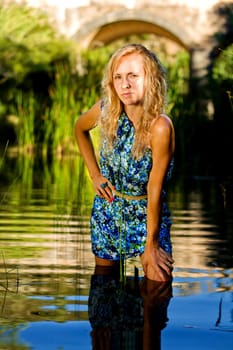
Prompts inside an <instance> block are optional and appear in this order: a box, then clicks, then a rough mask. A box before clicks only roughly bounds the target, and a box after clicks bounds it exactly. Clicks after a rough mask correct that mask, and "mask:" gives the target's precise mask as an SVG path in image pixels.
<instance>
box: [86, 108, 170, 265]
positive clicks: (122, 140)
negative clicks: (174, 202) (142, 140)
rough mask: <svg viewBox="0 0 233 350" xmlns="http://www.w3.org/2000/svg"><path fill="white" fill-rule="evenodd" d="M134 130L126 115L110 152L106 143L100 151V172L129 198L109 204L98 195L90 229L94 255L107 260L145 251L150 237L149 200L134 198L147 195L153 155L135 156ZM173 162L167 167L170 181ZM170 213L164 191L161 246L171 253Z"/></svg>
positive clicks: (117, 197)
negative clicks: (148, 225) (136, 157)
mask: <svg viewBox="0 0 233 350" xmlns="http://www.w3.org/2000/svg"><path fill="white" fill-rule="evenodd" d="M134 138H135V129H134V126H133V124H132V122H131V121H130V119H129V118H128V116H127V115H126V113H125V112H123V113H122V114H121V116H120V118H119V121H118V128H117V138H116V141H115V143H114V147H113V148H112V149H111V150H109V149H107V147H106V146H105V142H104V141H103V143H102V146H101V150H100V170H101V174H102V175H103V176H104V177H106V178H107V179H108V180H109V182H110V183H111V184H112V186H113V187H114V188H115V189H116V191H117V192H119V193H121V194H126V195H128V196H130V199H127V198H122V197H121V196H120V195H119V196H118V195H116V194H114V200H113V201H112V202H111V203H109V202H108V201H107V200H106V199H104V198H101V197H100V196H98V195H96V196H95V198H94V202H93V207H92V213H91V219H90V228H91V243H92V251H93V254H94V255H95V256H97V257H99V258H102V259H107V260H122V259H127V258H130V257H134V256H137V255H140V254H142V253H143V252H144V249H145V243H146V236H147V198H143V199H132V197H133V196H141V195H145V194H146V193H147V183H148V179H149V174H150V170H151V167H152V152H151V150H150V149H149V148H147V149H146V150H145V152H144V154H143V156H142V157H140V158H139V159H135V158H133V157H132V152H131V150H132V147H133V143H134ZM172 168H173V160H172V161H171V164H170V166H169V168H168V172H167V180H168V179H170V177H171V173H172ZM170 227H171V219H170V211H169V209H168V206H167V203H166V192H165V189H163V191H162V214H161V223H160V231H159V245H160V247H161V248H163V249H164V250H165V251H166V252H168V253H170V254H171V253H172V245H171V239H170Z"/></svg>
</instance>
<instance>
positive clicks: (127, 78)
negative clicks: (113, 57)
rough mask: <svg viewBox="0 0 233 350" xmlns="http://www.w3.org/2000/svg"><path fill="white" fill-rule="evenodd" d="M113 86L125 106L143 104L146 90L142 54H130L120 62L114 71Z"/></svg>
mask: <svg viewBox="0 0 233 350" xmlns="http://www.w3.org/2000/svg"><path fill="white" fill-rule="evenodd" d="M113 86H114V88H115V90H116V93H117V95H118V97H119V99H120V100H121V101H122V103H123V104H124V105H128V106H129V105H138V104H141V102H142V99H143V97H144V90H145V70H144V62H143V58H142V56H141V55H140V54H138V53H133V54H129V55H127V56H124V57H122V58H121V59H120V60H119V62H118V63H117V65H116V67H115V69H114V71H113Z"/></svg>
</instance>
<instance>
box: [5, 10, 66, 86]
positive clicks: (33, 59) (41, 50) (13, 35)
mask: <svg viewBox="0 0 233 350" xmlns="http://www.w3.org/2000/svg"><path fill="white" fill-rule="evenodd" d="M0 27H1V31H0V52H1V55H0V67H1V71H0V74H1V83H3V82H5V81H6V80H8V79H14V80H16V81H17V82H22V81H23V79H24V78H25V77H26V76H27V75H28V74H29V73H32V72H33V71H36V72H37V71H50V70H51V69H52V67H51V62H54V61H57V60H60V59H64V58H67V57H69V56H70V54H71V52H72V46H71V43H70V42H68V41H67V40H65V39H64V38H62V37H60V36H59V37H58V35H57V34H56V31H55V30H54V29H53V28H52V27H51V25H50V24H49V22H48V19H47V17H46V16H45V15H44V14H43V13H42V12H41V11H39V10H38V9H32V8H28V7H21V6H17V5H11V6H8V7H3V8H1V11H0Z"/></svg>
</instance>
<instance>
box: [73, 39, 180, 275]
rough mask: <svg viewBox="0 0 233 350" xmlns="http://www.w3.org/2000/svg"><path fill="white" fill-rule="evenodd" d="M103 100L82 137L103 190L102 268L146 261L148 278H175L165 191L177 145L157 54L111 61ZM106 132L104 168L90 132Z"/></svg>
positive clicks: (81, 122)
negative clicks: (136, 258) (96, 129)
mask: <svg viewBox="0 0 233 350" xmlns="http://www.w3.org/2000/svg"><path fill="white" fill-rule="evenodd" d="M102 85H103V98H102V100H101V101H99V102H97V103H96V104H95V105H94V106H93V107H92V108H91V109H90V110H89V111H87V112H86V113H84V114H82V115H81V116H80V117H79V119H78V120H77V122H76V124H75V136H76V139H77V143H78V146H79V149H80V152H81V155H82V157H83V159H84V161H85V164H86V166H87V168H88V171H89V174H90V177H91V179H92V182H93V186H94V189H95V192H96V196H95V198H94V203H93V209H92V216H91V222H90V223H91V241H92V251H93V253H94V255H95V261H96V265H97V266H115V265H117V264H119V261H123V260H124V259H127V258H129V257H133V256H137V255H140V257H141V262H142V267H143V270H144V274H145V276H146V277H147V278H148V279H151V280H155V281H168V280H171V277H172V267H173V262H174V261H173V259H172V246H171V240H170V226H171V221H170V219H169V210H168V208H167V205H166V202H165V200H166V193H165V185H166V182H167V180H168V179H169V178H170V175H171V170H172V165H173V155H174V147H175V136H174V128H173V124H172V121H171V119H170V118H169V117H168V116H166V115H165V114H164V111H163V110H164V105H165V102H166V77H165V72H164V69H163V67H162V65H161V64H160V62H159V60H158V58H157V57H156V55H155V54H154V53H153V52H151V51H150V50H148V49H147V48H146V47H144V46H143V45H140V44H129V45H126V46H124V47H123V48H121V49H119V50H117V51H116V52H115V53H114V54H113V55H112V57H111V59H110V61H109V63H108V65H107V67H106V71H105V75H104V78H103V84H102ZM97 125H99V126H100V128H101V135H102V145H101V151H100V162H98V161H97V158H96V155H95V150H94V148H93V144H92V141H91V138H90V134H89V131H90V130H91V129H93V128H94V127H96V126H97Z"/></svg>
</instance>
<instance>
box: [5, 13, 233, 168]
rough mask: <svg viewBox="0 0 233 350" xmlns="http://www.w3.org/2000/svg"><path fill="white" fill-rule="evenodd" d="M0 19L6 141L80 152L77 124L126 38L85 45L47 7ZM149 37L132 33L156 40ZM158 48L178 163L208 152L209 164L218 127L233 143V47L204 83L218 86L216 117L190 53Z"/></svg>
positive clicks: (51, 151)
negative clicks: (53, 20) (61, 28)
mask: <svg viewBox="0 0 233 350" xmlns="http://www.w3.org/2000/svg"><path fill="white" fill-rule="evenodd" d="M0 25H1V32H0V66H1V70H0V94H1V100H0V143H1V144H2V147H3V148H5V147H6V144H7V145H8V148H14V149H15V150H16V151H17V152H21V153H30V154H34V153H37V154H38V153H39V154H41V155H43V156H48V155H49V156H57V155H59V156H62V155H66V154H74V153H76V152H77V147H76V145H75V142H74V137H73V125H74V122H75V120H76V118H77V117H78V115H80V114H81V113H82V112H83V111H85V110H86V109H88V108H89V107H90V106H91V105H92V104H93V103H94V102H95V101H96V100H97V99H98V98H99V97H100V95H101V86H100V83H101V79H102V74H103V68H104V66H105V64H106V62H107V60H108V58H109V55H110V54H111V52H113V51H114V49H115V47H116V46H117V45H120V43H114V44H113V45H109V46H108V47H101V48H96V49H92V50H81V49H80V48H79V47H78V46H77V45H76V44H75V43H74V42H72V41H69V40H68V39H67V38H65V37H62V36H61V35H58V34H57V33H56V31H55V30H54V29H53V27H52V26H51V24H50V23H49V20H48V19H47V17H46V16H45V15H44V14H43V13H41V12H38V10H35V9H30V8H25V7H20V6H9V7H6V8H2V9H1V12H0ZM148 38H149V36H148V35H144V36H141V37H140V38H133V39H134V40H137V39H138V40H140V41H141V42H144V43H148V44H150V40H149V39H148ZM133 39H132V38H128V40H131V41H132V40H133ZM126 40H127V39H125V41H126ZM156 49H157V50H159V52H158V55H159V57H160V58H161V60H162V62H163V63H164V65H165V66H166V68H167V71H168V81H169V95H168V111H167V112H168V114H169V115H170V116H171V118H172V119H173V121H174V124H175V127H176V135H177V154H178V157H177V158H178V161H180V162H181V163H183V164H184V163H185V164H186V165H187V166H188V165H189V164H190V163H192V164H193V163H195V162H196V161H199V160H200V158H201V156H203V162H205V165H206V159H209V160H211V159H212V160H213V159H214V152H213V149H216V147H215V138H216V137H217V133H218V132H219V131H218V130H219V126H221V135H220V136H221V142H222V140H224V142H225V143H224V147H225V148H229V147H231V146H232V137H230V133H231V134H232V131H233V121H232V94H233V92H232V86H233V84H232V83H233V74H232V72H233V46H232V45H231V46H228V48H227V49H226V50H223V51H222V52H220V54H219V55H218V57H217V58H216V60H215V63H214V66H213V69H212V70H211V71H210V75H209V81H208V83H207V85H206V86H205V87H204V89H206V91H208V93H209V92H211V96H210V98H211V101H212V102H211V103H212V104H213V106H214V108H213V111H215V112H214V113H213V115H212V116H211V118H208V117H209V116H208V115H206V109H205V108H203V110H202V111H200V110H198V113H197V103H198V101H197V99H196V98H195V96H194V95H193V93H192V91H191V90H190V86H192V84H191V83H190V76H189V65H190V62H189V53H188V52H186V51H184V50H180V51H179V52H176V54H175V55H173V56H169V55H168V54H167V52H166V50H163V48H162V45H161V47H160V48H159V49H158V48H156ZM210 86H211V89H210ZM203 95H205V91H203ZM222 111H224V114H223V113H222ZM225 132H226V133H227V137H225V136H224V133H225ZM96 142H98V133H96Z"/></svg>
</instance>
